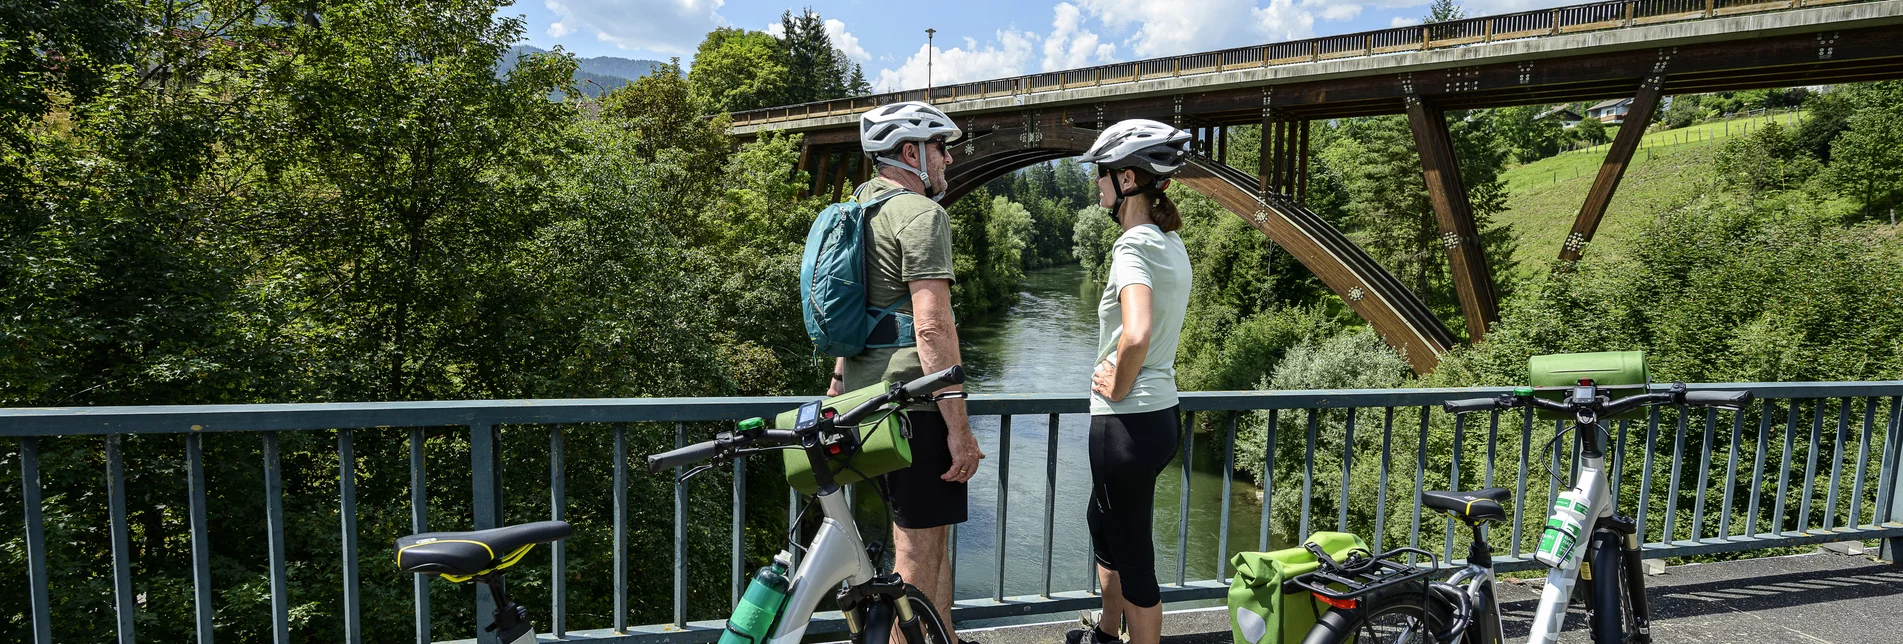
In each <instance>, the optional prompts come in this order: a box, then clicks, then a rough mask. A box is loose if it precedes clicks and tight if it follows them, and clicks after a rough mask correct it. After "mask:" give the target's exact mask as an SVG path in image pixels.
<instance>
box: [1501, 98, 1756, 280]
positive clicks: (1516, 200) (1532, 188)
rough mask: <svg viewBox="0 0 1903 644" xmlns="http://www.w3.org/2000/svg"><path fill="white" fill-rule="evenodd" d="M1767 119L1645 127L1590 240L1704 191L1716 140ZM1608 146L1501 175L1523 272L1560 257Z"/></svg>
mask: <svg viewBox="0 0 1903 644" xmlns="http://www.w3.org/2000/svg"><path fill="white" fill-rule="evenodd" d="M1775 118H1776V119H1777V120H1778V122H1779V123H1782V124H1786V125H1788V124H1791V123H1792V122H1793V121H1792V118H1793V117H1792V116H1791V115H1790V114H1788V113H1786V114H1778V115H1776V117H1775ZM1769 120H1770V119H1769V118H1766V117H1756V118H1750V119H1733V120H1731V121H1729V122H1723V121H1721V122H1716V123H1705V124H1701V125H1694V126H1692V127H1688V128H1684V129H1678V130H1666V131H1662V132H1653V133H1650V134H1647V135H1646V136H1645V138H1644V140H1643V143H1642V144H1641V146H1640V149H1639V150H1638V151H1637V152H1636V153H1634V154H1633V156H1632V163H1631V164H1630V165H1628V166H1627V167H1626V172H1625V177H1624V179H1622V180H1620V182H1619V190H1618V192H1616V193H1614V194H1613V197H1612V204H1611V205H1610V206H1609V207H1607V209H1606V216H1605V218H1604V219H1602V220H1601V221H1600V222H1599V230H1598V231H1597V233H1595V235H1594V240H1595V242H1607V241H1611V240H1615V239H1623V238H1624V236H1625V235H1626V234H1628V231H1629V230H1631V229H1632V224H1633V223H1634V222H1637V221H1640V219H1639V218H1641V217H1644V216H1647V215H1648V214H1651V213H1656V212H1658V211H1659V209H1660V208H1662V207H1670V206H1671V205H1673V204H1678V203H1683V202H1685V201H1687V200H1690V199H1693V198H1695V197H1697V196H1698V195H1700V194H1702V193H1703V192H1704V191H1705V190H1707V189H1709V187H1710V182H1711V172H1710V171H1709V166H1710V164H1711V162H1712V157H1713V156H1714V153H1715V152H1716V151H1717V146H1718V145H1720V144H1722V143H1724V142H1725V141H1727V140H1729V139H1730V138H1733V137H1740V136H1744V134H1745V132H1746V128H1747V127H1749V128H1750V129H1751V130H1756V129H1757V128H1761V127H1763V126H1764V124H1765V123H1767V122H1769ZM1613 130H1615V131H1616V128H1613ZM1608 147H1609V146H1605V145H1601V146H1596V147H1593V148H1590V149H1585V150H1574V151H1571V152H1563V153H1560V154H1559V155H1558V156H1553V157H1549V158H1545V159H1541V160H1539V161H1535V162H1533V163H1528V164H1525V165H1521V166H1518V167H1515V168H1512V169H1510V170H1507V171H1506V172H1505V173H1503V174H1502V175H1501V176H1502V178H1503V179H1505V180H1506V182H1507V190H1508V195H1509V196H1508V198H1507V210H1506V212H1503V213H1500V214H1499V215H1498V216H1497V217H1498V219H1499V220H1500V221H1502V222H1506V223H1509V224H1512V225H1513V229H1514V232H1515V233H1516V235H1517V236H1518V237H1519V239H1520V244H1519V247H1518V248H1517V249H1516V250H1515V252H1514V258H1515V259H1517V260H1519V263H1520V270H1521V271H1522V272H1523V273H1530V272H1532V271H1539V270H1544V269H1545V267H1546V266H1547V265H1548V264H1550V263H1551V262H1553V261H1554V260H1555V259H1557V258H1558V257H1559V250H1560V245H1561V244H1562V243H1564V242H1565V239H1566V234H1567V233H1568V232H1570V231H1571V230H1572V226H1573V220H1574V219H1575V218H1577V217H1578V216H1579V207H1580V206H1581V205H1582V204H1584V203H1585V202H1586V192H1587V191H1588V190H1590V189H1591V188H1592V182H1593V178H1594V177H1595V176H1597V175H1598V173H1599V165H1600V164H1601V163H1603V162H1604V161H1605V158H1606V149H1607V148H1608ZM1595 246H1596V250H1597V252H1610V249H1608V248H1607V246H1608V245H1607V244H1604V243H1596V244H1595ZM1587 252H1589V253H1590V252H1595V250H1594V249H1589V250H1588V251H1587Z"/></svg>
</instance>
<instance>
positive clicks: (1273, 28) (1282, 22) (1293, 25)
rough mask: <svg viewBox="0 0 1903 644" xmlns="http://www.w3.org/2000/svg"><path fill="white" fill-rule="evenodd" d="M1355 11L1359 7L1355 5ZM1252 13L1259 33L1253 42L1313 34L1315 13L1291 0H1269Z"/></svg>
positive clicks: (1291, 38) (1296, 38)
mask: <svg viewBox="0 0 1903 644" xmlns="http://www.w3.org/2000/svg"><path fill="white" fill-rule="evenodd" d="M1356 11H1360V9H1359V8H1358V7H1357V8H1356ZM1254 14H1255V23H1256V28H1257V29H1258V30H1259V33H1260V35H1259V36H1258V37H1257V39H1256V40H1255V42H1261V41H1263V40H1269V41H1284V40H1300V39H1302V38H1308V37H1310V36H1313V35H1315V14H1314V13H1312V12H1310V11H1308V10H1306V9H1304V8H1302V7H1297V6H1295V3H1294V2H1292V1H1291V0H1270V1H1269V5H1268V6H1266V7H1257V8H1256V9H1255V11H1254Z"/></svg>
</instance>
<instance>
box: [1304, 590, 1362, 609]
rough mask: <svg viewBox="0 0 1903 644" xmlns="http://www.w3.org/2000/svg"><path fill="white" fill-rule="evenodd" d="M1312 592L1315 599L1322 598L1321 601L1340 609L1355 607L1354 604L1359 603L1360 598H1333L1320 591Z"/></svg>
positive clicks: (1357, 604)
mask: <svg viewBox="0 0 1903 644" xmlns="http://www.w3.org/2000/svg"><path fill="white" fill-rule="evenodd" d="M1313 594H1314V595H1315V598H1316V599H1319V600H1322V603H1324V604H1327V605H1329V606H1333V607H1335V608H1339V609H1342V610H1351V609H1353V608H1355V607H1356V606H1359V605H1361V600H1358V599H1335V598H1333V597H1329V596H1327V595H1323V594H1321V593H1313Z"/></svg>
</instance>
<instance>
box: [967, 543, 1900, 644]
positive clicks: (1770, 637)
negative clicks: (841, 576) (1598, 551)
mask: <svg viewBox="0 0 1903 644" xmlns="http://www.w3.org/2000/svg"><path fill="white" fill-rule="evenodd" d="M1646 585H1647V586H1648V587H1649V590H1648V591H1647V593H1646V595H1647V596H1648V597H1649V598H1650V599H1651V601H1652V610H1653V613H1654V615H1655V616H1656V618H1657V619H1656V620H1655V621H1654V622H1653V625H1652V632H1653V639H1654V640H1656V641H1659V642H1681V643H1686V644H1702V643H1708V642H1709V643H1718V642H1753V643H1782V642H1791V643H1805V644H1818V643H1822V642H1843V643H1845V644H1850V643H1855V644H1903V630H1899V629H1897V628H1896V627H1895V623H1896V622H1895V620H1896V617H1895V616H1896V615H1898V614H1903V566H1898V565H1893V564H1890V563H1888V562H1881V561H1874V560H1872V559H1870V558H1869V557H1862V556H1845V555H1837V554H1815V555H1803V556H1795V557H1773V558H1768V559H1748V560H1742V561H1727V562H1721V563H1711V564H1700V565H1690V566H1672V567H1669V568H1666V569H1665V574H1663V575H1656V576H1652V577H1648V578H1646ZM1501 597H1502V600H1503V601H1504V602H1505V608H1506V627H1507V632H1508V634H1509V635H1510V636H1511V637H1512V638H1524V637H1525V636H1526V629H1527V626H1528V625H1529V624H1530V622H1531V614H1530V612H1531V611H1532V609H1533V607H1534V605H1535V604H1536V603H1537V602H1538V600H1539V582H1538V581H1534V582H1531V583H1527V584H1502V585H1501ZM1570 617H1571V618H1570V619H1568V620H1567V625H1566V632H1564V633H1562V634H1561V636H1560V641H1561V642H1566V643H1574V642H1581V643H1583V642H1587V641H1589V638H1588V636H1587V632H1586V626H1585V623H1584V621H1583V618H1584V615H1583V614H1582V613H1579V612H1578V611H1574V613H1573V614H1572V615H1570ZM1075 626H1076V622H1075V621H1070V622H1051V623H1043V624H1033V625H1017V626H990V627H986V626H984V625H982V624H980V625H976V628H973V629H970V630H966V631H961V632H960V633H959V637H961V638H964V639H969V640H973V641H978V642H984V643H985V644H1049V643H1051V642H1062V641H1064V631H1065V630H1067V629H1070V628H1074V627H1075ZM1163 632H1164V637H1163V642H1164V643H1165V644H1226V643H1227V642H1229V641H1230V638H1229V623H1228V617H1227V615H1226V614H1225V613H1224V612H1223V611H1222V610H1221V609H1220V608H1200V609H1190V610H1185V611H1179V612H1172V613H1169V614H1167V615H1165V616H1164V619H1163ZM1510 641H1517V640H1512V639H1510Z"/></svg>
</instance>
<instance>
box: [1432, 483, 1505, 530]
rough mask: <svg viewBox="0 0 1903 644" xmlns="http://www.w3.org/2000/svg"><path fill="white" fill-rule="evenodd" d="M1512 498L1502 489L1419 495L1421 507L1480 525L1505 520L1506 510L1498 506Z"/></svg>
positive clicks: (1493, 488)
mask: <svg viewBox="0 0 1903 644" xmlns="http://www.w3.org/2000/svg"><path fill="white" fill-rule="evenodd" d="M1512 498H1513V491H1512V490H1508V489H1506V488H1503V487H1490V488H1486V489H1482V490H1474V491H1471V492H1459V491H1446V492H1441V491H1432V492H1422V493H1421V505H1422V506H1424V507H1428V508H1433V509H1435V510H1440V511H1442V512H1446V513H1448V514H1451V515H1454V517H1456V518H1458V519H1460V520H1462V521H1466V522H1468V523H1480V522H1483V521H1505V520H1507V510H1506V508H1503V507H1500V504H1501V503H1505V502H1507V501H1508V500H1511V499H1512Z"/></svg>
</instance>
